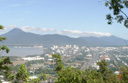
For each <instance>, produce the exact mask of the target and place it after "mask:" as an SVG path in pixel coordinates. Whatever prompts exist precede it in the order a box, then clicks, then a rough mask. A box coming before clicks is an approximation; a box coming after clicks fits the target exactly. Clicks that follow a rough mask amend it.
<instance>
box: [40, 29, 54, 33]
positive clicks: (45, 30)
mask: <svg viewBox="0 0 128 83" xmlns="http://www.w3.org/2000/svg"><path fill="white" fill-rule="evenodd" d="M41 31H43V32H48V31H55V29H52V28H41Z"/></svg>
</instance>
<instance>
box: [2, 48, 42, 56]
mask: <svg viewBox="0 0 128 83" xmlns="http://www.w3.org/2000/svg"><path fill="white" fill-rule="evenodd" d="M8 48H9V49H10V52H9V53H6V52H5V51H3V52H1V55H2V56H19V57H24V56H27V55H40V54H42V53H43V48H38V47H35V48H34V47H17V46H9V47H8Z"/></svg>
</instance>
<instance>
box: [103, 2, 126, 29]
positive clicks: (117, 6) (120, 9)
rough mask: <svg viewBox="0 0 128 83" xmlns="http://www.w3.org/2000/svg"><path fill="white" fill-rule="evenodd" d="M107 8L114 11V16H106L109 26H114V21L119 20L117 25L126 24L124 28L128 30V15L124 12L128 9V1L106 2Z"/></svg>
mask: <svg viewBox="0 0 128 83" xmlns="http://www.w3.org/2000/svg"><path fill="white" fill-rule="evenodd" d="M105 6H106V7H108V8H109V9H110V10H112V12H113V15H111V14H108V15H106V19H107V20H108V24H112V23H113V20H117V23H122V22H123V23H124V26H125V27H126V28H128V15H127V14H126V13H125V12H124V11H127V9H128V0H105Z"/></svg>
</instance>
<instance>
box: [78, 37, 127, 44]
mask: <svg viewBox="0 0 128 83" xmlns="http://www.w3.org/2000/svg"><path fill="white" fill-rule="evenodd" d="M80 38H81V39H84V40H86V41H87V42H90V43H92V44H95V45H96V46H126V45H128V40H125V39H122V38H119V37H116V36H108V37H107V36H104V37H80Z"/></svg>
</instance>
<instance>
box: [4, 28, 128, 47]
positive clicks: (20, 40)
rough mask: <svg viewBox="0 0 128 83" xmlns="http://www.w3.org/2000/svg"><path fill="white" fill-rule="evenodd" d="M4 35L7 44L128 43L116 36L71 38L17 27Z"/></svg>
mask: <svg viewBox="0 0 128 83" xmlns="http://www.w3.org/2000/svg"><path fill="white" fill-rule="evenodd" d="M2 36H5V37H7V40H6V41H4V43H5V44H23V45H43V46H52V45H67V44H70V45H79V46H83V45H84V46H122V45H127V43H128V40H124V39H122V38H119V37H116V36H109V37H106V36H104V37H79V38H71V37H68V36H64V35H58V34H48V35H39V34H34V33H30V32H24V31H22V30H21V29H18V28H15V29H13V30H11V31H9V32H7V33H5V34H3V35H2Z"/></svg>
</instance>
